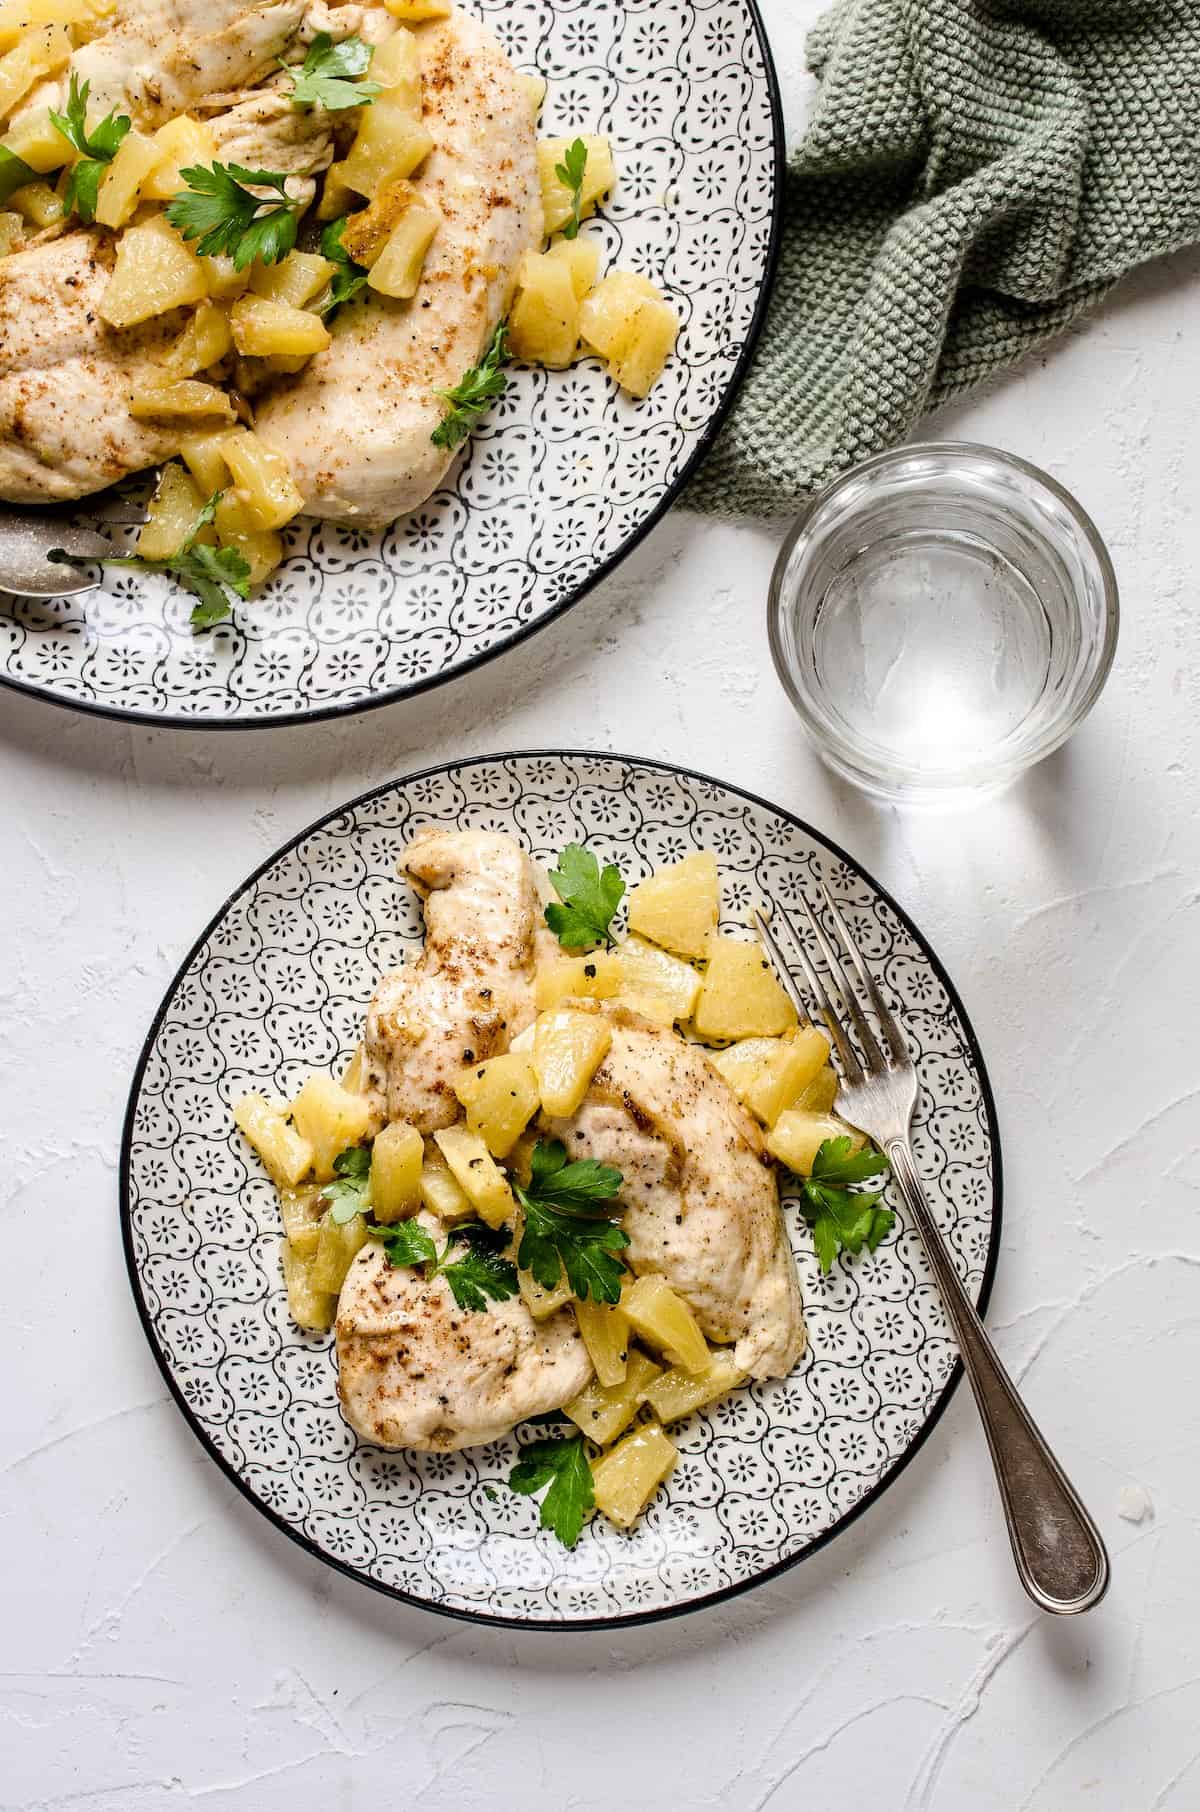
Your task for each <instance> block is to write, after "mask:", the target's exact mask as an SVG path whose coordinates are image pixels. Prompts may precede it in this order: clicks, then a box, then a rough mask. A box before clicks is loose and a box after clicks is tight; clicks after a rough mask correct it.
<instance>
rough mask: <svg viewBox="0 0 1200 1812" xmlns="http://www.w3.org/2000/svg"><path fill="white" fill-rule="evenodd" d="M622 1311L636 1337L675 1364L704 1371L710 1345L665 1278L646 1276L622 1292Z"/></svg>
mask: <svg viewBox="0 0 1200 1812" xmlns="http://www.w3.org/2000/svg"><path fill="white" fill-rule="evenodd" d="M621 1311H622V1313H623V1314H624V1316H625V1318H626V1320H627V1321H628V1322H629V1325H630V1327H631V1328H632V1329H633V1331H634V1333H635V1334H639V1335H640V1336H641V1338H642V1339H643V1340H646V1341H648V1342H649V1344H650V1345H651V1346H653V1347H657V1349H658V1351H659V1352H660V1353H665V1354H666V1356H667V1358H668V1359H669V1360H670V1362H671V1364H672V1365H681V1366H682V1367H683V1368H684V1370H685V1371H689V1372H698V1371H703V1369H704V1367H705V1366H706V1365H707V1364H708V1343H707V1341H706V1340H705V1338H704V1335H703V1334H702V1333H701V1332H700V1329H699V1326H698V1325H697V1322H696V1317H695V1316H694V1315H693V1314H692V1311H691V1310H690V1309H689V1308H688V1306H687V1303H686V1302H684V1300H683V1298H682V1296H677V1295H676V1293H675V1291H674V1290H673V1289H672V1288H671V1286H670V1284H669V1283H668V1282H667V1280H666V1278H665V1277H657V1276H654V1275H652V1274H649V1273H648V1274H647V1275H646V1276H644V1277H639V1278H637V1279H636V1280H635V1282H633V1283H632V1284H630V1285H629V1286H628V1287H627V1288H626V1289H624V1290H622V1292H621Z"/></svg>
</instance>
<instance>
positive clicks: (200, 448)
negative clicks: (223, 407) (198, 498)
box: [179, 433, 229, 497]
mask: <svg viewBox="0 0 1200 1812" xmlns="http://www.w3.org/2000/svg"><path fill="white" fill-rule="evenodd" d="M224 438H225V436H224V434H223V433H217V434H211V433H209V434H188V435H185V437H184V438H183V439H182V440H181V441H180V443H179V451H180V454H181V455H182V458H183V463H184V464H185V465H186V467H187V469H188V471H189V472H190V473H191V475H192V477H193V478H194V479H195V480H196V483H197V484H198V485H199V486H200V490H201V492H202V493H203V495H204V496H205V497H211V496H212V494H213V492H214V491H220V490H222V489H223V488H224V486H225V485H227V484H228V483H229V467H228V466H227V465H226V464H225V460H224V457H223V456H222V453H221V442H222V441H223V440H224Z"/></svg>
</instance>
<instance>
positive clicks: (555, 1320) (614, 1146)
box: [235, 828, 892, 1543]
mask: <svg viewBox="0 0 1200 1812" xmlns="http://www.w3.org/2000/svg"><path fill="white" fill-rule="evenodd" d="M400 872H401V873H402V874H403V875H404V876H405V877H406V878H407V879H408V880H409V882H410V883H411V884H412V885H413V887H414V888H415V889H416V890H417V892H418V893H419V894H420V896H421V898H422V900H423V902H424V916H425V940H424V945H423V948H422V949H421V950H420V951H419V952H414V954H413V956H412V957H411V958H410V959H408V960H406V961H405V962H404V963H403V964H402V965H401V966H400V967H399V968H397V969H394V970H392V971H391V972H389V973H388V974H386V975H384V976H383V977H382V978H381V980H380V981H379V982H378V984H377V986H376V989H375V993H374V996H373V998H372V1000H371V1002H370V1005H369V1007H368V1009H367V1013H366V1021H365V1028H364V1035H363V1039H362V1042H361V1044H360V1045H359V1046H358V1047H357V1048H356V1049H355V1051H354V1053H353V1054H352V1056H351V1057H350V1060H349V1062H348V1064H347V1065H346V1067H345V1069H344V1071H343V1073H342V1075H341V1076H340V1078H335V1077H333V1076H330V1075H326V1074H315V1075H311V1076H310V1077H309V1078H308V1079H307V1081H305V1082H304V1083H303V1085H302V1086H301V1087H300V1089H299V1091H298V1093H297V1094H296V1095H295V1096H294V1098H293V1099H292V1100H291V1101H290V1102H281V1101H278V1100H274V1099H272V1098H271V1097H269V1096H268V1095H266V1094H264V1093H258V1092H255V1093H252V1094H248V1095H246V1096H244V1097H243V1098H242V1100H241V1101H240V1102H239V1103H238V1105H237V1107H236V1110H235V1118H236V1120H237V1124H238V1126H239V1127H240V1128H241V1130H242V1131H243V1133H244V1134H245V1136H246V1138H247V1139H248V1140H249V1142H250V1144H251V1145H252V1146H253V1147H254V1149H255V1150H256V1151H257V1152H258V1154H259V1156H260V1157H261V1159H262V1161H263V1164H264V1166H265V1167H266V1169H267V1171H268V1174H269V1175H270V1176H271V1178H272V1180H273V1181H274V1182H275V1184H276V1186H277V1188H278V1189H279V1192H280V1213H281V1218H282V1221H283V1228H284V1234H285V1243H284V1283H285V1286H286V1289H287V1297H288V1305H289V1311H290V1313H291V1316H292V1319H293V1321H294V1322H295V1323H296V1324H297V1326H298V1327H300V1328H302V1329H304V1330H308V1331H314V1332H315V1331H320V1330H324V1329H328V1328H330V1327H331V1326H332V1327H334V1330H335V1347H336V1354H337V1362H338V1369H339V1393H340V1397H341V1401H342V1405H343V1409H344V1412H345V1415H346V1417H347V1420H348V1421H349V1422H350V1423H351V1425H352V1426H353V1427H354V1428H355V1430H356V1431H357V1432H358V1434H359V1435H360V1436H361V1437H362V1438H363V1439H364V1440H367V1441H371V1442H374V1443H377V1444H379V1445H382V1446H385V1447H409V1448H416V1449H427V1450H453V1449H457V1448H461V1447H467V1446H472V1445H476V1444H479V1443H484V1442H489V1441H494V1440H498V1439H500V1438H501V1437H502V1436H504V1435H506V1434H508V1433H509V1432H510V1431H511V1430H512V1429H513V1428H515V1427H516V1426H518V1425H519V1424H520V1423H522V1422H525V1421H529V1420H531V1419H533V1418H540V1419H542V1420H557V1419H561V1420H562V1421H564V1422H566V1423H568V1424H573V1425H574V1429H575V1431H576V1432H574V1433H572V1434H569V1435H567V1436H565V1437H562V1436H555V1437H553V1438H551V1437H547V1438H545V1439H539V1440H537V1441H534V1442H532V1443H528V1444H525V1445H523V1446H522V1448H521V1451H520V1458H519V1461H518V1464H517V1466H516V1467H515V1468H514V1470H513V1473H512V1476H511V1479H510V1484H511V1485H512V1488H513V1489H514V1490H516V1491H518V1492H522V1493H527V1494H530V1495H533V1494H541V1504H540V1511H539V1514H540V1517H541V1521H542V1524H543V1526H544V1527H546V1528H548V1529H550V1530H552V1531H553V1532H554V1533H556V1534H557V1535H559V1536H560V1538H561V1539H563V1540H565V1541H567V1542H568V1543H573V1542H574V1541H575V1540H577V1539H578V1537H579V1534H580V1531H581V1529H582V1527H583V1524H584V1521H585V1520H586V1518H587V1516H588V1515H589V1514H590V1513H591V1512H592V1511H594V1510H599V1511H600V1512H602V1513H603V1514H604V1515H606V1516H608V1517H609V1519H610V1520H611V1521H613V1522H614V1523H616V1524H617V1525H618V1526H619V1527H622V1528H628V1527H629V1526H631V1525H632V1523H633V1522H634V1521H636V1519H637V1517H638V1515H639V1514H640V1512H641V1510H642V1509H643V1508H644V1507H645V1505H646V1504H647V1503H648V1502H649V1501H650V1500H651V1498H652V1497H653V1495H654V1493H655V1491H656V1490H657V1488H658V1486H659V1484H660V1483H661V1482H662V1480H663V1479H664V1478H665V1477H666V1476H667V1474H668V1473H669V1471H670V1469H671V1467H672V1466H673V1465H674V1463H675V1456H676V1447H675V1443H674V1441H673V1440H672V1439H671V1436H670V1435H669V1434H668V1433H667V1432H666V1431H667V1429H668V1428H670V1427H672V1426H674V1425H675V1424H677V1423H679V1422H681V1421H684V1420H686V1418H687V1417H688V1416H690V1415H693V1414H695V1413H697V1412H698V1411H700V1410H702V1409H704V1408H705V1407H706V1406H708V1405H710V1404H713V1403H715V1402H717V1401H718V1400H719V1399H721V1398H722V1397H725V1396H728V1395H729V1394H730V1393H731V1392H734V1391H736V1390H738V1389H740V1388H742V1387H743V1386H744V1385H745V1384H747V1383H748V1382H749V1381H751V1380H766V1379H771V1378H784V1377H786V1376H787V1375H788V1373H789V1372H790V1371H791V1370H792V1368H793V1367H794V1366H795V1365H796V1363H797V1361H798V1360H799V1359H800V1357H801V1355H802V1353H803V1351H804V1348H805V1339H806V1336H805V1325H804V1316H803V1311H802V1307H801V1297H800V1284H799V1279H798V1277H797V1273H796V1266H795V1261H794V1259H793V1256H792V1250H791V1245H790V1242H789V1238H788V1234H787V1230H786V1228H785V1225H784V1221H783V1217H782V1214H781V1211H780V1204H779V1183H778V1174H777V1170H776V1161H778V1162H779V1163H780V1164H783V1165H785V1166H787V1168H788V1169H789V1170H790V1171H791V1172H793V1173H794V1179H793V1180H794V1187H795V1188H796V1189H798V1190H799V1196H800V1209H801V1215H802V1218H803V1220H804V1221H805V1222H806V1223H807V1225H808V1226H809V1227H810V1228H811V1229H812V1235H813V1246H814V1250H815V1252H816V1255H817V1258H818V1261H819V1264H820V1266H821V1268H822V1269H823V1270H828V1269H830V1268H831V1266H832V1265H833V1264H834V1262H835V1261H836V1260H837V1258H838V1256H839V1255H840V1254H842V1253H845V1254H848V1255H851V1256H853V1255H855V1254H858V1253H861V1252H862V1251H863V1250H864V1249H866V1250H867V1251H873V1250H874V1249H875V1247H876V1246H877V1245H878V1244H879V1242H880V1240H881V1239H883V1238H884V1237H885V1236H886V1234H887V1233H888V1231H889V1229H890V1227H891V1223H892V1216H891V1212H890V1210H888V1209H887V1208H886V1207H884V1206H883V1205H882V1193H883V1184H882V1176H883V1173H884V1172H885V1171H886V1169H887V1161H886V1159H885V1158H884V1157H883V1156H882V1154H881V1153H879V1152H878V1151H877V1150H875V1148H874V1147H873V1146H872V1145H870V1143H869V1142H868V1141H867V1140H865V1139H864V1138H863V1137H862V1136H861V1135H860V1134H858V1133H856V1132H854V1130H853V1129H852V1128H850V1127H848V1126H846V1125H845V1123H844V1122H843V1121H841V1120H839V1119H838V1118H837V1116H836V1115H835V1114H834V1112H833V1111H832V1110H833V1106H834V1101H835V1097H836V1089H837V1084H836V1079H835V1077H834V1074H833V1070H832V1068H831V1065H830V1047H829V1040H828V1039H827V1038H826V1036H825V1034H824V1033H823V1032H821V1031H819V1030H818V1029H817V1028H816V1027H814V1026H812V1025H809V1024H798V1023H797V1018H796V1013H795V1010H794V1009H793V1008H792V1006H791V1003H790V1001H789V1000H788V999H787V996H786V995H785V994H784V993H783V990H782V989H781V988H780V986H779V983H778V981H777V979H776V978H775V977H774V975H773V973H772V972H771V971H770V970H769V968H765V967H764V964H765V959H764V957H763V953H762V949H761V947H760V945H759V944H758V942H757V941H750V940H748V939H747V938H745V937H739V936H736V935H734V934H732V933H730V932H721V931H719V930H718V925H719V921H720V891H719V875H718V870H717V863H716V858H715V857H714V856H713V855H712V853H711V852H708V851H699V852H696V853H695V854H694V855H692V856H687V857H684V858H683V859H682V860H681V861H679V862H677V863H675V864H672V865H670V866H668V867H665V868H663V869H660V870H659V871H657V872H656V873H655V874H653V875H651V876H649V877H648V878H647V879H646V880H644V881H642V882H640V883H639V884H638V885H637V886H636V887H634V888H633V889H632V890H631V891H627V889H626V885H625V881H624V878H623V877H622V875H621V873H620V871H619V870H618V868H617V867H616V866H615V865H614V864H612V863H608V864H601V863H600V862H599V861H598V860H597V858H596V856H595V855H594V854H593V853H592V852H591V851H589V850H587V849H585V848H583V847H582V846H579V845H575V844H572V845H569V846H568V847H567V848H566V849H564V850H563V852H562V854H561V855H560V857H559V859H558V863H557V866H556V867H555V868H554V869H553V870H551V871H550V873H549V874H548V875H547V874H543V873H542V872H541V871H539V870H538V869H537V868H536V867H535V865H534V863H533V861H532V859H531V858H530V856H529V855H528V853H527V852H526V851H525V850H524V849H522V848H521V846H520V845H519V844H518V843H517V842H516V840H515V839H514V838H513V837H511V836H508V835H506V834H504V833H501V832H497V831H490V830H483V829H462V830H446V829H440V828H429V829H425V830H421V831H418V832H417V833H416V834H415V835H414V836H413V838H412V839H411V841H410V842H409V844H408V846H407V848H406V849H405V850H404V852H403V855H402V856H401V859H400ZM625 901H627V903H628V921H629V924H630V925H631V926H632V925H633V924H634V923H635V922H636V924H637V927H638V928H637V929H636V930H633V929H629V930H621V929H620V927H619V926H618V923H617V919H618V914H619V912H620V909H621V906H622V903H623V902H625ZM681 951H690V952H693V953H694V958H695V960H689V959H688V957H687V956H685V955H682V954H680V952H681ZM781 1003H782V1004H781ZM729 1028H732V1029H731V1030H730V1029H729ZM706 1039H708V1040H711V1041H722V1042H705V1040H706ZM725 1039H733V1040H734V1042H723V1041H724V1040H725Z"/></svg>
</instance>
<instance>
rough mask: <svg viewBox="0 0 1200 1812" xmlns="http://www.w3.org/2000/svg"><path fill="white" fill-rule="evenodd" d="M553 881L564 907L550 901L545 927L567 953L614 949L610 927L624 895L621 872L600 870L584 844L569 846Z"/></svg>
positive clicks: (614, 869)
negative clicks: (599, 947) (602, 947)
mask: <svg viewBox="0 0 1200 1812" xmlns="http://www.w3.org/2000/svg"><path fill="white" fill-rule="evenodd" d="M550 879H551V882H552V883H553V885H554V891H555V893H556V894H557V895H558V897H559V899H560V900H561V901H562V905H561V906H559V905H557V904H555V903H554V902H553V901H551V903H550V905H549V906H547V908H546V923H547V925H549V927H550V929H551V931H552V932H553V933H554V935H555V937H556V938H557V939H558V941H559V943H560V944H562V945H563V946H564V948H566V949H567V950H590V949H591V948H592V947H593V945H595V944H608V945H609V946H610V948H611V945H612V937H611V935H610V933H609V927H610V925H611V924H612V921H613V914H614V913H615V912H616V910H617V907H618V906H619V905H620V904H621V896H622V894H623V893H624V892H625V883H624V881H623V880H622V879H621V871H620V869H617V868H614V867H613V866H612V864H611V863H609V864H608V865H607V867H605V868H601V866H600V864H599V862H597V860H596V858H595V856H594V855H592V853H591V851H590V850H587V849H584V847H583V845H582V844H581V843H568V844H567V847H566V848H565V849H564V850H563V852H562V854H561V856H559V858H558V867H557V868H556V869H554V871H553V872H552V874H551V876H550Z"/></svg>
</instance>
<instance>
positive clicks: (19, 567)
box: [0, 494, 147, 598]
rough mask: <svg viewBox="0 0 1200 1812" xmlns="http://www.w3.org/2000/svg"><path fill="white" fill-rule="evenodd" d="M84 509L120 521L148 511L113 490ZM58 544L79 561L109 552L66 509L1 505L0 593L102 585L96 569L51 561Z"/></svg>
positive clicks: (67, 594)
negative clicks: (77, 524)
mask: <svg viewBox="0 0 1200 1812" xmlns="http://www.w3.org/2000/svg"><path fill="white" fill-rule="evenodd" d="M88 511H89V514H90V515H91V516H92V517H94V519H95V520H96V521H97V522H112V523H118V524H120V523H138V522H145V520H146V515H147V511H146V506H145V504H144V503H137V502H134V501H132V500H131V499H130V498H128V497H118V496H115V495H111V494H110V495H108V496H101V497H99V498H96V499H93V500H92V502H91V503H90V504H89V506H88ZM59 548H61V549H62V551H63V553H65V554H70V555H72V556H73V558H75V559H77V560H103V559H106V558H107V557H108V556H109V555H111V554H112V552H113V544H112V542H111V541H110V540H109V539H108V537H107V536H106V535H101V534H98V533H97V532H96V531H95V530H94V529H90V528H79V527H77V526H75V525H74V524H73V523H72V521H71V517H70V515H69V514H68V513H67V512H66V511H64V510H56V509H16V508H13V507H12V506H11V505H7V504H5V505H0V591H7V592H11V593H12V594H13V595H14V596H15V597H18V598H71V597H74V596H75V594H76V593H77V592H81V591H94V590H95V589H96V587H97V586H98V585H99V583H100V581H99V579H98V578H97V577H96V576H95V574H94V573H90V574H89V573H86V572H82V571H81V570H80V569H79V568H78V567H73V566H69V565H67V564H66V563H65V562H63V561H61V560H58V561H56V560H51V559H50V554H51V551H52V550H57V549H59Z"/></svg>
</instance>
